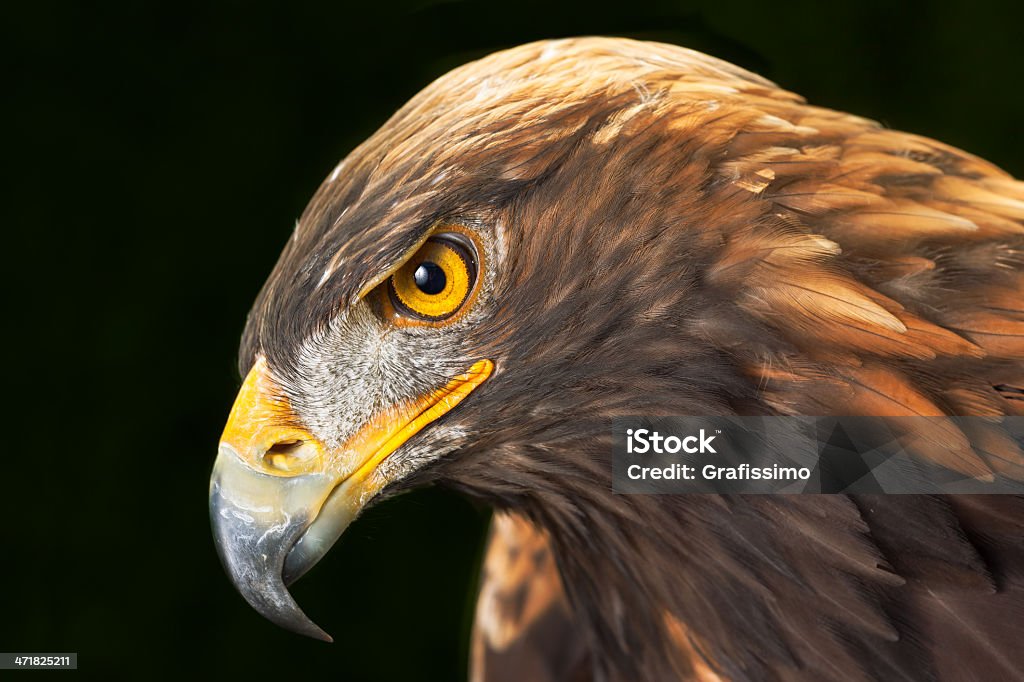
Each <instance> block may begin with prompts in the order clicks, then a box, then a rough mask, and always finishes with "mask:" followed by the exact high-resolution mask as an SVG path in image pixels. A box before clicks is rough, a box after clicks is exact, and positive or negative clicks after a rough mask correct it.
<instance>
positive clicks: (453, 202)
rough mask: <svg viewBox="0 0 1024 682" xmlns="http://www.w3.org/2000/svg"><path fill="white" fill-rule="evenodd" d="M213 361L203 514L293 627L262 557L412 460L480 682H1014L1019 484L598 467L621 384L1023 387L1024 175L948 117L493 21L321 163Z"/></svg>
mask: <svg viewBox="0 0 1024 682" xmlns="http://www.w3.org/2000/svg"><path fill="white" fill-rule="evenodd" d="M239 366H240V370H241V375H242V376H243V377H244V381H243V383H242V384H241V388H240V389H239V392H238V395H237V398H236V400H235V403H234V406H233V407H232V408H231V411H230V414H229V417H228V422H227V426H226V428H225V430H224V433H223V436H222V439H221V441H220V445H219V449H218V454H217V458H216V461H215V464H214V467H213V473H212V477H211V484H210V513H211V519H212V526H213V534H214V537H215V543H216V547H217V551H218V553H219V555H220V558H221V560H222V562H223V565H224V567H225V569H226V572H227V573H228V575H229V577H230V579H231V580H232V581H233V583H234V585H235V586H236V587H237V589H238V590H239V591H240V592H241V594H242V596H244V597H245V599H246V600H247V601H248V602H249V604H251V605H252V606H253V607H254V608H255V609H256V610H257V611H259V612H260V613H261V614H263V615H264V616H266V617H267V618H269V619H270V620H271V621H273V622H274V623H277V624H278V625H280V626H283V627H285V628H288V629H290V630H293V631H295V632H298V633H302V634H305V635H309V636H312V637H317V638H321V639H329V637H328V636H327V635H326V633H324V632H323V631H322V630H321V629H320V628H319V627H318V626H317V625H315V624H314V623H313V622H312V621H310V620H309V619H308V618H307V617H306V616H305V615H304V614H303V612H302V611H301V609H300V608H299V606H298V605H297V603H296V602H295V601H294V599H293V598H292V597H291V595H290V594H289V592H288V589H287V585H289V584H291V583H292V582H294V581H295V580H297V579H298V578H299V577H301V576H302V575H303V574H304V573H305V572H306V571H308V570H309V569H310V568H311V567H312V566H313V565H314V564H315V563H316V562H317V561H318V560H319V559H320V558H321V557H322V556H323V555H324V554H325V553H326V552H327V551H328V549H329V548H330V547H331V545H332V544H333V543H334V542H335V540H336V539H337V538H338V537H339V536H340V535H341V534H342V532H343V531H344V530H345V528H346V527H347V526H348V525H349V524H350V523H352V521H353V520H354V519H355V518H356V517H357V516H358V515H359V513H360V511H361V510H363V509H366V508H367V507H368V506H369V505H372V504H376V503H377V502H379V501H381V500H383V499H386V498H388V497H391V496H394V495H397V494H400V493H401V492H403V491H407V490H409V489H412V488H415V487H419V486H428V485H438V486H444V487H446V488H448V489H452V490H455V491H457V492H459V493H461V494H464V495H466V496H468V497H470V498H472V499H473V500H476V501H479V502H480V503H481V504H483V505H487V506H488V507H490V508H492V509H493V510H494V520H493V523H492V530H491V535H490V539H489V543H490V544H489V548H488V550H487V553H486V556H485V558H484V562H483V568H482V583H481V585H482V586H481V589H480V593H479V598H478V602H477V610H476V623H475V627H474V633H473V641H472V646H471V658H472V661H471V667H472V671H471V677H472V679H473V680H479V681H488V682H494V681H497V680H517V681H520V680H531V681H538V682H543V681H546V680H572V681H583V680H595V681H596V680H601V681H637V680H641V681H647V680H651V681H655V682H660V681H663V680H700V681H702V682H712V681H715V682H718V681H724V680H730V681H739V680H843V681H848V680H887V681H888V680H915V681H916V680H948V681H954V680H956V681H959V680H1008V679H1024V647H1022V646H1021V643H1022V642H1024V499H1022V498H1021V497H1020V496H1016V495H884V494H877V495H876V494H870V495H869V494H859V495H858V494H832V495H810V494H804V495H725V494H715V495H710V494H709V495H622V494H614V493H613V492H612V485H611V480H612V473H611V469H612V467H611V461H610V460H611V452H612V435H611V431H612V429H611V426H610V425H611V423H612V420H614V419H616V418H619V417H622V416H628V415H723V416H729V415H739V416H773V415H777V416H799V415H810V416H828V415H843V416H882V417H905V416H907V417H909V416H943V415H950V416H976V417H990V418H994V419H999V418H1002V417H1006V416H1021V415H1024V183H1021V182H1018V181H1016V180H1015V179H1013V178H1012V177H1011V176H1010V175H1009V174H1007V173H1006V172H1004V171H1002V170H1000V169H999V168H997V167H995V166H994V165H992V164H991V163H988V162H986V161H985V160H983V159H980V158H977V157H975V156H972V155H971V154H968V153H966V152H964V151H961V150H959V149H955V148H953V147H950V146H947V145H945V144H942V143H940V142H937V141H935V140H931V139H927V138H924V137H919V136H915V135H912V134H908V133H904V132H898V131H894V130H890V129H887V128H884V127H883V126H881V125H880V124H878V123H876V122H873V121H870V120H866V119H864V118H860V117H858V116H854V115H850V114H847V113H842V112H839V111H834V110H830V109H827V108H821V107H817V106H813V105H810V104H808V103H807V102H806V101H805V100H804V99H803V98H801V97H800V96H798V95H796V94H793V93H791V92H787V91H786V90H784V89H782V88H780V87H778V86H776V85H775V84H774V83H772V82H770V81H768V80H766V79H764V78H762V77H760V76H758V75H755V74H753V73H750V72H748V71H746V70H744V69H742V68H739V67H736V66H733V65H731V64H729V63H726V62H723V61H720V60H718V59H714V58H712V57H709V56H706V55H703V54H700V53H698V52H694V51H691V50H687V49H684V48H681V47H677V46H672V45H666V44H659V43H653V42H642V41H634V40H628V39H612V38H596V37H595V38H577V39H565V40H555V41H543V42H536V43H531V44H527V45H524V46H520V47H516V48H513V49H509V50H506V51H502V52H498V53H496V54H493V55H490V56H487V57H485V58H483V59H480V60H479V61H475V62H473V63H470V64H467V65H464V66H461V67H459V68H457V69H455V70H453V71H451V72H450V73H448V74H447V75H444V76H443V77H441V78H440V79H438V80H437V81H435V82H434V83H433V84H431V85H429V86H428V87H427V88H426V89H424V90H423V91H422V92H420V93H419V94H417V95H416V96H415V97H413V98H412V100H411V101H409V102H408V103H407V104H406V105H405V106H403V107H402V108H401V109H400V110H399V111H398V112H397V113H395V114H394V115H393V116H392V117H391V118H390V120H388V121H387V122H386V123H385V124H384V125H383V127H382V128H380V130H378V131H377V132H376V133H374V134H373V135H372V136H371V137H370V138H369V139H368V140H366V142H364V143H363V144H362V145H360V146H359V147H358V148H356V149H355V150H354V151H353V152H352V153H351V154H349V155H348V156H347V158H345V159H344V160H343V161H342V162H341V163H340V164H339V165H338V166H337V167H336V168H335V169H334V170H333V172H331V173H330V175H329V177H328V178H327V179H326V180H325V181H324V182H323V184H322V185H321V186H320V188H319V189H318V190H317V192H316V194H315V195H314V196H313V198H312V200H311V201H310V203H309V205H308V207H307V208H306V209H305V211H304V212H303V214H302V216H301V218H300V220H299V221H298V223H297V226H296V228H295V230H294V233H293V234H292V235H291V238H290V240H289V241H288V243H287V245H286V246H285V247H284V250H283V252H282V254H281V256H280V259H279V260H278V262H277V264H276V266H275V267H274V269H273V271H272V273H271V274H270V277H269V279H268V280H267V282H266V284H265V285H264V287H263V289H262V290H261V291H260V293H259V294H258V297H257V299H256V302H255V304H254V306H253V308H252V311H251V313H250V314H249V317H248V320H247V324H246V327H245V331H244V334H243V338H242V341H241V348H240V354H239ZM923 421H924V422H929V420H923ZM922 428H924V427H922ZM931 442H932V443H933V445H934V443H935V439H934V438H933V439H932V440H931ZM920 455H921V456H922V457H924V458H926V459H927V460H929V461H931V462H934V463H936V464H937V465H941V466H943V467H947V468H950V469H952V470H955V471H957V472H960V473H962V474H963V475H966V476H969V477H972V478H975V479H977V480H979V481H985V480H991V479H994V478H1008V479H1012V480H1021V479H1022V478H1024V468H1022V465H1024V455H1022V452H1021V446H1020V443H1017V442H1015V441H1014V440H1013V439H1012V438H1006V437H999V436H998V435H993V434H987V435H986V434H981V435H978V434H971V433H967V432H963V431H960V430H958V429H953V430H952V432H949V431H947V432H944V433H943V434H941V441H940V446H939V447H931V448H928V449H925V451H923V452H922V453H920ZM396 589H400V587H399V588H396Z"/></svg>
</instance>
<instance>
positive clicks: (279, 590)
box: [210, 358, 494, 642]
mask: <svg viewBox="0 0 1024 682" xmlns="http://www.w3.org/2000/svg"><path fill="white" fill-rule="evenodd" d="M493 368H494V364H493V363H492V362H491V361H490V360H481V361H479V362H477V363H475V364H473V365H472V367H470V369H469V370H468V371H467V372H466V373H465V374H460V375H458V376H456V377H453V378H452V379H451V380H450V381H449V382H448V384H447V385H446V386H444V387H443V388H441V389H439V390H436V391H432V392H430V393H428V394H426V395H424V396H421V397H420V398H418V399H416V400H413V401H409V402H407V403H405V404H402V405H397V406H395V407H394V408H393V409H391V410H388V411H387V412H386V413H384V414H382V415H380V416H379V417H378V418H376V419H374V420H373V421H372V422H371V423H369V424H367V425H365V426H364V427H363V428H361V429H360V430H359V432H358V433H356V435H355V436H353V437H352V438H351V439H349V440H348V441H347V442H346V443H344V444H342V445H341V446H339V447H337V448H327V447H325V446H324V444H323V443H321V442H320V441H319V440H318V439H316V438H315V437H314V436H313V435H312V434H310V433H309V432H308V431H306V430H305V429H304V428H303V427H302V426H301V425H300V422H299V420H298V418H297V416H296V415H295V413H294V412H293V411H292V410H291V407H290V405H289V402H288V399H287V398H286V397H285V395H284V393H283V392H282V391H281V389H280V388H279V387H278V386H277V385H276V383H275V382H274V380H273V378H272V377H271V375H270V372H269V370H268V368H267V366H266V362H265V360H264V359H262V358H260V359H259V360H258V361H257V362H256V364H255V365H253V368H252V369H251V370H250V372H249V374H248V375H247V376H246V378H245V381H244V382H243V384H242V388H241V389H240V390H239V392H238V397H237V398H236V399H235V404H234V406H233V407H232V409H231V414H230V416H229V417H228V423H227V426H226V427H225V429H224V434H223V435H222V436H221V443H220V448H219V450H218V452H217V460H216V462H215V463H214V466H213V475H212V477H211V479H210V521H211V524H212V526H213V535H214V542H215V544H216V547H217V553H218V554H219V555H220V558H221V562H222V563H223V565H224V568H225V570H226V571H227V573H228V576H229V577H230V578H231V581H232V582H233V583H234V585H235V587H236V588H237V589H238V591H239V592H240V593H241V594H242V596H243V597H244V598H245V600H246V601H247V602H249V604H250V605H251V606H252V607H253V608H254V609H256V610H257V611H259V612H260V613H261V614H263V616H265V617H266V618H268V619H269V620H271V621H273V622H274V623H276V624H278V625H280V626H281V627H283V628H286V629H288V630H292V631H293V632H297V633H299V634H303V635H307V636H309V637H313V638H316V639H321V640H324V641H328V642H329V641H331V638H330V636H329V635H328V634H327V633H326V632H324V631H323V630H321V629H320V628H319V627H318V626H317V625H316V624H315V623H313V621H311V620H310V619H309V618H308V617H307V616H306V614H304V613H303V612H302V609H300V608H299V606H298V604H297V603H296V602H295V600H294V599H293V598H292V596H291V594H289V593H288V589H287V587H286V586H287V585H290V584H291V583H293V582H294V581H295V580H298V579H299V578H300V577H301V576H302V575H303V574H304V573H306V571H308V570H309V569H310V568H312V567H313V566H314V565H315V564H316V563H317V561H319V560H320V559H321V558H322V557H323V556H324V555H325V554H326V553H327V551H328V550H329V549H330V548H331V546H332V545H333V544H334V543H335V541H336V540H337V539H338V538H339V537H340V536H341V534H342V533H343V532H344V530H345V528H346V527H348V525H349V524H350V523H351V522H352V521H353V520H354V519H355V517H356V516H357V515H358V514H359V512H360V511H361V510H362V509H363V507H365V506H366V504H367V503H368V502H369V501H370V500H371V499H372V498H373V497H374V496H375V495H376V494H377V493H378V492H380V490H381V489H383V488H384V486H386V485H387V484H388V483H389V482H390V481H389V480H388V478H387V476H386V475H384V474H383V473H382V472H381V471H380V470H379V465H380V463H381V462H383V461H384V460H385V459H387V457H389V456H390V455H391V454H392V453H394V452H395V451H396V450H397V449H398V448H399V447H401V446H402V444H404V443H405V442H406V441H407V440H408V439H409V438H411V437H412V436H414V435H415V434H416V433H418V432H419V431H420V430H421V429H423V428H424V427H425V426H427V425H428V424H430V423H431V422H433V421H435V420H437V419H438V418H440V417H441V416H442V415H444V414H445V413H447V412H448V411H450V410H451V409H452V408H454V407H455V406H456V405H458V404H459V403H460V402H461V401H462V400H463V399H464V398H465V397H466V396H467V395H469V393H470V392H472V391H473V389H475V388H476V387H477V386H479V385H480V384H482V383H483V382H484V381H485V380H486V379H487V377H488V376H490V374H491V371H492V370H493Z"/></svg>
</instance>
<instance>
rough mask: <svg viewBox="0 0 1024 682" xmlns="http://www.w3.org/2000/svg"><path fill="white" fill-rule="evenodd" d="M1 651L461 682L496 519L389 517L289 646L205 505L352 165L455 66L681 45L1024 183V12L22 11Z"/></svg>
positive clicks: (429, 499) (448, 498) (882, 6)
mask: <svg viewBox="0 0 1024 682" xmlns="http://www.w3.org/2000/svg"><path fill="white" fill-rule="evenodd" d="M2 12H3V13H4V14H5V16H4V18H3V20H2V21H0V41H2V45H3V48H4V49H6V50H7V51H8V52H9V56H10V57H12V58H13V62H12V63H11V66H10V67H6V68H5V69H4V73H3V91H4V99H3V102H4V103H3V109H2V111H3V114H4V118H5V124H4V140H5V142H4V154H3V155H4V170H5V173H4V176H5V180H4V189H5V190H6V191H5V195H6V196H7V198H6V199H5V200H4V202H3V204H4V212H5V213H7V214H8V217H7V219H6V220H5V221H4V224H3V228H4V229H3V235H4V239H5V249H4V251H3V253H4V261H3V265H4V267H3V278H4V282H3V286H4V291H5V293H6V296H5V300H6V301H7V305H6V324H5V325H4V327H5V329H4V331H3V336H4V337H5V340H6V341H7V342H8V344H10V346H11V349H10V350H8V351H7V352H6V353H5V356H4V358H3V373H4V378H5V381H4V388H5V390H4V392H3V393H4V400H5V410H4V417H5V419H4V433H5V435H6V437H5V443H4V446H5V447H4V448H3V450H2V460H0V462H2V463H0V472H2V473H0V483H2V486H0V490H2V495H0V498H2V500H3V507H2V510H3V512H4V518H3V525H2V531H0V565H2V568H0V651H43V652H46V651H52V652H63V651H77V652H79V654H80V665H81V668H82V670H81V671H80V672H81V673H84V674H87V675H89V676H92V677H109V676H110V673H112V672H114V671H116V670H118V669H120V670H131V669H134V670H138V669H139V668H140V667H147V668H151V669H153V670H154V671H155V672H156V673H167V674H174V675H176V676H180V675H182V674H188V673H191V672H193V671H195V673H196V674H199V673H201V672H205V671H210V672H213V673H217V674H220V675H228V676H229V679H234V678H244V679H250V680H255V679H288V678H287V677H286V676H288V675H297V676H299V678H300V679H319V678H322V677H324V676H330V677H332V678H337V679H344V680H455V679H460V678H462V677H464V674H465V673H464V669H465V659H466V653H467V647H466V643H465V642H466V639H467V636H468V632H469V626H470V616H471V613H472V599H473V593H474V590H475V584H474V583H475V575H476V564H477V562H478V561H479V558H480V554H481V551H482V537H483V532H484V530H485V527H486V522H487V512H486V510H479V509H475V508H474V507H472V506H471V505H470V504H469V503H467V502H465V501H463V500H461V499H460V498H457V497H454V496H452V495H450V494H447V493H442V492H438V491H427V492H422V493H416V494H412V495H409V496H406V497H404V498H400V499H399V500H396V501H393V502H389V503H386V504H384V505H381V506H380V507H378V508H376V509H374V510H372V511H371V512H369V513H367V514H366V515H365V517H364V518H363V519H362V520H360V521H359V522H358V523H357V524H356V525H355V526H354V527H352V528H351V529H350V530H349V532H348V533H347V534H346V535H345V536H344V538H343V539H342V541H341V542H340V543H339V545H338V546H337V547H336V548H335V549H334V550H333V551H332V552H331V553H330V554H329V555H328V556H327V558H326V559H325V560H324V561H323V562H322V563H321V564H320V565H319V566H318V567H317V568H316V569H315V570H314V571H313V572H312V574H311V575H310V576H309V577H307V578H306V579H304V580H303V581H302V582H301V583H299V584H298V586H297V587H296V589H295V593H296V596H297V599H298V601H299V602H300V604H302V605H303V607H304V608H305V609H306V611H307V613H309V614H310V616H311V617H312V618H313V619H314V620H315V621H316V622H318V623H319V624H320V625H322V626H323V627H324V628H325V629H326V630H327V631H328V632H331V633H332V634H333V635H334V636H335V639H336V643H335V644H334V645H326V644H322V643H320V642H314V641H309V640H305V639H302V638H300V637H298V636H294V635H291V634H288V633H286V632H284V631H281V630H278V629H276V628H275V627H273V626H272V625H270V624H269V623H268V622H266V621H264V620H262V619H261V618H260V617H259V616H257V614H256V613H255V612H254V611H253V610H252V609H250V608H249V607H248V606H247V605H246V604H245V603H244V602H243V601H242V599H241V598H240V597H238V596H237V595H236V594H235V592H234V591H233V589H232V588H231V586H230V584H229V583H228V581H227V579H226V578H225V576H224V574H223V573H222V571H221V568H220V566H219V564H218V561H217V558H216V556H215V554H214V551H213V546H212V543H211V539H210V532H209V527H208V521H207V512H206V497H207V485H208V484H207V481H208V475H209V469H210V466H211V463H212V461H213V456H214V451H215V447H216V442H217V439H218V435H219V432H220V429H221V427H222V425H223V422H224V420H225V418H226V415H227V411H228V408H229V406H230V404H231V401H232V398H233V396H234V392H235V390H236V388H237V385H238V383H239V377H238V376H237V374H236V370H235V358H234V356H235V351H236V347H237V341H238V338H239V335H240V333H241V330H242V326H243V323H244V319H245V315H246V312H247V309H248V307H249V305H250V303H251V301H252V300H253V298H254V297H255V295H256V292H257V290H258V289H259V287H260V285H261V284H262V282H263V279H264V277H265V276H266V275H267V274H268V273H269V271H270V269H271V266H272V265H273V263H274V261H275V259H276V257H277V254H278V252H279V250H280V248H281V247H282V246H283V244H284V243H285V241H286V239H287V238H288V235H289V233H290V231H291V228H292V225H293V223H294V220H295V219H296V218H297V217H298V215H299V214H300V212H301V211H302V208H303V206H304V204H305V202H306V201H307V199H308V197H309V196H310V195H311V194H312V192H313V190H314V189H315V188H316V186H317V185H318V184H319V182H320V180H321V179H322V178H323V177H324V176H325V175H327V174H328V173H329V172H330V170H331V169H332V168H333V166H334V165H335V163H336V162H337V161H338V160H339V159H340V158H341V157H343V156H344V155H345V154H346V153H347V152H348V151H349V150H350V149H352V148H353V147H354V146H355V145H356V144H358V143H359V142H360V141H361V140H362V139H363V138H364V137H366V136H367V135H368V134H369V133H371V132H372V131H373V130H374V129H375V128H376V127H377V126H379V125H380V124H381V123H383V122H384V120H385V119H386V117H387V116H389V115H390V114H391V113H392V112H393V111H394V110H395V109H396V108H397V107H399V106H400V105H401V104H402V103H403V102H404V101H405V100H406V99H408V98H409V97H410V96H411V95H413V94H414V93H415V92H416V91H417V90H419V89H420V88H422V87H423V86H425V85H426V84H427V83H429V82H430V81H431V80H432V79H433V78H435V77H437V76H439V75H441V74H442V73H444V72H445V71H447V70H449V69H450V68H452V67H454V66H456V65H458V64H461V63H463V62H465V61H467V60H470V59H473V58H476V57H479V56H482V55H484V54H486V53H489V52H491V51H494V50H497V49H501V48H503V47H508V46H512V45H515V44H517V43H521V42H525V41H529V40H534V39H539V38H545V37H558V36H569V35H579V34H610V35H624V36H631V37H639V38H647V39H655V40H662V41H667V42H672V43H677V44H680V45H686V46H688V47H692V48H696V49H698V50H702V51H705V52H708V53H711V54H713V55H716V56H718V57H722V58H725V59H727V60H730V61H733V62H736V63H738V64H740V65H742V66H745V67H747V68H750V69H752V70H754V71H757V72H759V73H761V74H764V75H766V76H768V77H769V78H772V79H774V80H776V81H777V82H779V83H780V84H782V85H784V86H785V87H787V88H788V89H791V90H795V91H797V92H801V93H802V94H804V95H805V96H807V97H808V98H809V99H810V100H811V101H813V102H815V103H817V104H823V105H827V106H831V107H835V108H840V109H845V110H849V111H852V112H854V113H858V114H862V115H866V116H869V117H872V118H876V119H879V120H882V121H883V122H885V123H886V124H887V125H890V126H892V127H895V128H902V129H909V130H912V131H915V132H919V133H923V134H926V135H929V136H933V137H936V138H939V139H942V140H944V141H946V142H949V143H952V144H954V145H957V146H960V147H963V148H965V149H967V150H969V151H971V152H974V153H976V154H979V155H981V156H984V157H987V158H989V159H991V160H992V161H994V162H996V163H997V164H999V165H1001V166H1003V167H1004V168H1006V169H1007V170H1009V171H1011V172H1014V173H1015V174H1017V175H1021V173H1022V171H1024V153H1022V152H1024V138H1022V136H1021V122H1022V120H1024V88H1022V78H1021V76H1022V73H1021V67H1022V66H1024V59H1022V58H1021V52H1020V50H1021V45H1020V30H1021V29H1020V27H1021V26H1022V25H1024V23H1022V21H1021V20H1022V18H1024V17H1022V10H1021V9H1020V5H1019V3H1017V4H1016V6H1014V5H1011V4H1010V3H1006V5H1005V6H999V5H996V4H994V3H991V2H961V3H950V2H918V3H906V4H899V3H893V2H866V1H863V0H862V1H858V2H850V3H841V2H799V3H792V4H783V3H777V2H765V1H764V0H753V1H752V0H729V1H721V0H719V1H716V2H704V3H689V2H668V1H665V2H652V1H650V0H628V1H624V2H621V3H618V4H607V5H601V4H597V3H586V4H579V5H572V4H568V3H559V2H555V1H554V0H547V1H544V2H533V1H524V0H519V1H517V2H498V1H494V2H488V3H470V2H429V1H427V0H421V1H419V2H390V1H388V2H385V1H378V2H368V3H359V4H352V3H341V2H333V3H331V2H295V3H290V4H287V3H282V4H280V5H276V6H272V5H256V4H252V3H243V2H220V3H208V2H188V1H185V2H166V3H137V2H126V3H123V4H114V3H102V4H94V3H63V2H46V1H43V2H32V3H18V4H17V6H16V7H8V8H7V9H4V10H2ZM524 682H525V681H524Z"/></svg>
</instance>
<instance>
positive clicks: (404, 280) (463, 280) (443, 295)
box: [391, 237, 476, 320]
mask: <svg viewBox="0 0 1024 682" xmlns="http://www.w3.org/2000/svg"><path fill="white" fill-rule="evenodd" d="M475 274H476V273H475V272H474V269H473V264H472V258H471V257H470V256H469V254H468V253H467V251H466V249H465V248H463V247H462V245H461V244H457V243H456V242H455V241H453V240H450V239H445V238H437V237H435V238H433V239H430V240H428V241H427V242H426V243H425V244H424V245H423V246H422V247H421V248H420V250H419V251H417V252H416V255H415V256H413V257H412V258H410V259H409V261H408V262H407V263H406V264H405V265H403V266H402V267H401V269H399V271H398V272H396V273H395V274H394V275H392V277H391V291H392V292H393V293H394V297H395V299H396V302H397V303H399V304H400V305H401V307H403V308H405V309H406V310H407V311H409V312H411V313H413V314H414V315H417V316H419V317H422V318H426V319H428V320H441V319H444V318H446V317H449V316H450V315H452V314H453V313H455V312H456V311H457V310H458V309H459V307H460V306H462V304H463V302H464V301H465V300H466V297H467V296H469V292H470V290H471V289H472V288H473V279H474V277H475Z"/></svg>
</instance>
